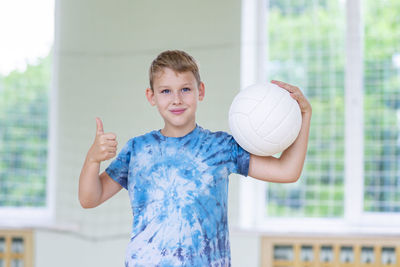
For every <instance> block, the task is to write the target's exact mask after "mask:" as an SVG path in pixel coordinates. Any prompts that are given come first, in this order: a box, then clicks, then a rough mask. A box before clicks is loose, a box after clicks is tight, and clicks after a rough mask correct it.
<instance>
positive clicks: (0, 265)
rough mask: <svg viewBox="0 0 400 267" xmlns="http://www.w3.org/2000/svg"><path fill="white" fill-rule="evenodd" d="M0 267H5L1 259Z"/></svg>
mask: <svg viewBox="0 0 400 267" xmlns="http://www.w3.org/2000/svg"><path fill="white" fill-rule="evenodd" d="M0 267H5V263H4V261H3V259H0Z"/></svg>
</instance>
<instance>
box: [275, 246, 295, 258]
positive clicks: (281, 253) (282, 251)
mask: <svg viewBox="0 0 400 267" xmlns="http://www.w3.org/2000/svg"><path fill="white" fill-rule="evenodd" d="M274 260H284V261H292V260H293V246H274Z"/></svg>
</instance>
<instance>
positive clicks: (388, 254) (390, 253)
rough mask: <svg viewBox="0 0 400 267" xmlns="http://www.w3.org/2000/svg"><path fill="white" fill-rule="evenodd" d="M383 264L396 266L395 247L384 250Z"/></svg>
mask: <svg viewBox="0 0 400 267" xmlns="http://www.w3.org/2000/svg"><path fill="white" fill-rule="evenodd" d="M382 263H383V264H388V265H389V264H396V250H395V248H393V247H384V248H382Z"/></svg>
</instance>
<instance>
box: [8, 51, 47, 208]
mask: <svg viewBox="0 0 400 267" xmlns="http://www.w3.org/2000/svg"><path fill="white" fill-rule="evenodd" d="M50 64H51V57H50V56H48V57H46V58H44V59H40V60H39V62H38V64H35V65H28V66H27V68H26V70H25V71H24V72H18V71H13V72H11V73H10V74H9V75H7V76H5V77H2V76H0V206H3V207H4V206H17V207H18V206H44V205H45V200H46V171H47V132H48V95H49V88H50Z"/></svg>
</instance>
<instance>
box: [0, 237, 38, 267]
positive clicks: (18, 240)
mask: <svg viewBox="0 0 400 267" xmlns="http://www.w3.org/2000/svg"><path fill="white" fill-rule="evenodd" d="M13 261H14V262H17V264H14V265H13V266H24V267H33V234H32V231H31V230H0V266H3V267H11V266H12V265H11V263H12V262H13Z"/></svg>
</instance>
